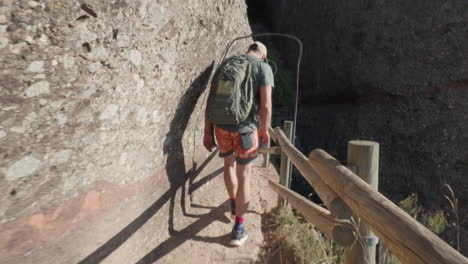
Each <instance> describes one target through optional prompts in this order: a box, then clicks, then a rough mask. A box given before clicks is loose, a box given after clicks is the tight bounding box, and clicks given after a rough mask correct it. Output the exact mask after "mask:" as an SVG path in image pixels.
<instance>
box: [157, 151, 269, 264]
mask: <svg viewBox="0 0 468 264" xmlns="http://www.w3.org/2000/svg"><path fill="white" fill-rule="evenodd" d="M259 160H260V159H259ZM269 178H270V179H276V178H277V174H276V171H275V170H274V168H273V167H272V166H270V167H269V168H261V167H259V165H257V164H256V165H254V169H253V175H252V179H251V186H252V189H251V192H252V198H251V202H250V206H249V210H248V214H247V215H246V230H247V232H248V234H249V239H248V240H247V242H246V243H245V244H244V245H243V246H242V247H240V248H234V247H230V246H229V245H228V243H229V233H230V231H231V228H232V225H233V221H234V220H232V219H231V218H230V214H229V213H228V208H229V206H228V201H227V198H228V197H227V194H226V190H225V187H224V183H223V181H222V176H221V177H217V179H216V180H214V181H212V182H211V183H210V184H209V185H207V186H205V187H204V188H200V189H199V190H198V191H197V192H195V193H193V194H192V201H191V206H189V207H188V208H187V213H186V216H185V217H183V216H182V217H183V218H182V219H181V218H180V217H179V219H178V220H177V221H176V222H177V223H178V224H177V226H175V230H179V231H178V232H177V233H176V234H174V235H173V236H172V237H171V238H170V239H169V240H170V241H167V242H163V243H166V244H167V246H168V247H170V248H173V249H172V250H171V251H170V252H167V254H166V255H165V256H164V257H162V258H160V259H159V260H158V261H157V263H254V262H257V261H258V259H259V253H260V250H261V246H262V244H263V235H262V231H261V214H262V213H264V212H265V211H267V210H268V211H269V210H270V209H271V206H274V205H276V199H277V198H276V197H277V196H276V195H275V194H274V193H273V191H271V189H270V188H269V187H268V179H269ZM174 244H177V245H178V246H177V247H176V248H174ZM163 246H164V245H163Z"/></svg>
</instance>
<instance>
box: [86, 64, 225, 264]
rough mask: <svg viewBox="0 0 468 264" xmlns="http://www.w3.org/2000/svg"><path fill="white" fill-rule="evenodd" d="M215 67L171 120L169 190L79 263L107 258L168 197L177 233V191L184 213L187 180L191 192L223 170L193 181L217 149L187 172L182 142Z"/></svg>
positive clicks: (202, 76)
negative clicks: (175, 219)
mask: <svg viewBox="0 0 468 264" xmlns="http://www.w3.org/2000/svg"><path fill="white" fill-rule="evenodd" d="M213 68H214V62H213V63H211V65H210V66H208V67H207V68H206V69H205V70H204V71H203V72H201V74H200V75H199V76H198V77H197V78H196V79H195V80H194V82H193V83H192V84H191V85H190V87H189V88H188V89H187V91H186V92H185V94H184V95H183V96H182V98H181V99H180V101H179V104H178V107H177V110H176V113H175V115H174V118H173V120H172V121H171V124H170V130H169V133H168V134H167V136H166V139H165V141H164V147H163V151H164V154H167V162H166V173H167V177H168V181H169V184H170V188H169V190H167V191H166V192H165V193H164V194H163V195H161V197H159V199H158V200H157V201H155V202H154V203H153V204H152V205H151V206H150V207H148V208H147V209H146V210H145V211H144V212H143V213H142V214H140V215H139V216H138V217H137V218H135V220H133V221H132V222H131V223H130V224H128V225H127V226H126V227H125V228H124V229H122V230H121V231H120V232H118V233H117V234H116V235H114V236H113V237H112V238H111V239H110V240H108V241H107V242H106V243H104V244H103V245H102V246H100V247H99V248H97V249H96V250H95V251H94V252H92V253H91V254H90V255H88V256H87V257H85V258H84V259H83V260H81V261H80V262H79V264H88V263H99V262H101V261H102V260H104V259H105V258H106V257H107V256H109V255H110V254H111V253H112V252H114V251H115V250H116V249H117V248H119V247H120V246H121V245H122V244H123V243H124V242H125V241H127V240H128V239H129V238H130V237H131V236H132V235H133V234H134V233H135V232H137V231H138V230H139V229H140V228H141V227H142V226H143V225H144V224H145V223H146V222H148V220H149V219H151V218H152V217H153V216H154V215H155V214H156V213H157V212H158V211H159V209H161V207H163V206H164V205H165V204H166V203H167V202H168V201H169V203H170V206H169V208H170V209H169V218H168V224H169V234H171V235H172V234H173V233H174V229H173V226H174V219H173V217H174V206H175V198H176V194H177V191H178V190H179V189H180V188H182V195H181V197H182V198H181V208H182V210H183V212H184V215H185V214H186V209H185V196H186V190H185V189H186V187H185V185H186V183H187V181H189V193H191V192H193V191H194V190H196V189H198V188H200V187H201V186H202V185H203V184H205V183H207V182H208V181H210V180H211V179H213V178H214V177H216V176H218V175H219V174H220V173H221V172H222V169H218V170H216V171H214V172H213V173H211V174H209V175H208V176H207V177H205V178H203V179H202V180H201V181H198V182H197V183H195V185H194V184H193V182H194V179H195V178H196V177H197V176H198V175H199V174H200V173H201V171H202V170H203V169H204V168H205V167H206V166H207V165H208V163H209V162H210V161H211V160H212V159H213V158H214V157H215V156H216V154H217V152H216V151H215V152H213V153H212V154H211V155H210V156H209V157H208V158H207V159H206V160H205V161H204V162H203V163H202V164H200V165H198V164H197V163H196V162H195V161H193V163H192V168H191V169H190V170H189V171H188V172H186V170H185V169H186V168H185V165H184V164H185V160H184V149H183V144H182V139H183V135H184V132H185V130H186V128H187V125H188V122H189V120H190V117H191V115H192V113H193V111H194V109H195V106H196V105H197V102H198V99H199V98H200V96H201V95H202V94H203V92H204V91H205V90H206V88H207V86H208V80H209V78H210V76H211V73H212V71H213ZM192 185H194V186H193V187H191V186H192Z"/></svg>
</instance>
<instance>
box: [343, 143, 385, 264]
mask: <svg viewBox="0 0 468 264" xmlns="http://www.w3.org/2000/svg"><path fill="white" fill-rule="evenodd" d="M349 165H351V166H352V167H354V168H355V174H356V175H358V176H359V177H360V178H361V179H363V180H364V181H365V182H366V183H368V184H369V185H370V186H371V187H372V188H374V189H375V190H377V189H378V177H379V144H378V143H377V142H372V141H358V140H355V141H350V142H349V143H348V166H349ZM353 220H354V221H355V223H356V224H357V225H358V228H359V237H360V239H359V240H358V241H357V243H354V244H353V245H352V246H351V247H348V248H346V249H345V264H354V263H366V264H375V261H376V244H377V242H378V239H377V237H376V236H375V235H374V233H373V232H372V230H370V229H369V228H368V227H367V225H366V224H365V223H363V222H362V221H360V219H359V216H358V215H356V214H354V215H353Z"/></svg>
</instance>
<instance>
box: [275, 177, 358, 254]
mask: <svg viewBox="0 0 468 264" xmlns="http://www.w3.org/2000/svg"><path fill="white" fill-rule="evenodd" d="M269 184H270V186H271V188H272V189H273V190H274V191H275V192H277V193H278V194H279V195H280V196H281V197H283V198H284V199H285V200H287V201H288V203H289V204H291V206H292V207H294V208H296V210H297V211H298V212H299V213H301V214H302V215H303V216H304V217H305V219H307V221H308V222H310V223H312V224H313V225H315V226H316V227H317V228H318V229H319V230H320V231H321V232H322V233H323V234H325V236H326V237H327V238H328V239H330V240H332V241H335V242H336V243H337V244H339V245H341V246H343V247H349V246H350V245H352V244H353V243H354V241H355V240H356V236H355V227H354V225H353V224H351V223H350V222H348V221H345V220H340V219H337V218H335V217H334V216H333V215H332V214H331V213H330V211H328V210H326V209H325V208H323V207H321V206H319V205H317V204H315V203H313V202H311V201H309V200H307V199H306V198H304V197H303V196H301V195H299V194H297V193H296V192H294V191H291V190H289V189H287V188H286V187H284V186H281V185H280V184H278V183H275V182H273V181H271V180H270V181H269Z"/></svg>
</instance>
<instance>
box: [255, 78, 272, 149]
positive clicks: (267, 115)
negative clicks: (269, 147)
mask: <svg viewBox="0 0 468 264" xmlns="http://www.w3.org/2000/svg"><path fill="white" fill-rule="evenodd" d="M271 89H272V87H271V85H262V86H260V122H261V126H260V130H259V132H258V133H259V136H260V137H261V138H262V143H263V144H266V143H267V142H268V140H269V139H270V135H269V134H268V128H269V127H270V123H271V112H272V105H271Z"/></svg>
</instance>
